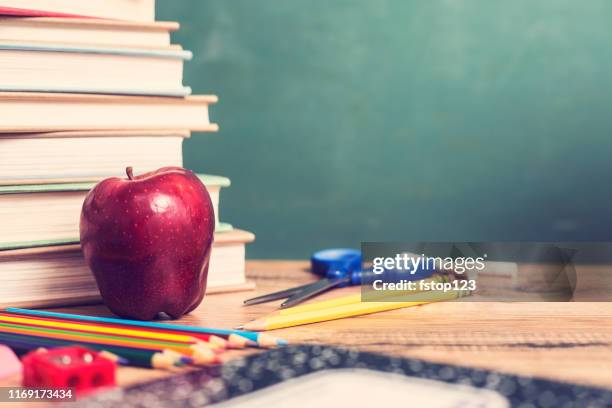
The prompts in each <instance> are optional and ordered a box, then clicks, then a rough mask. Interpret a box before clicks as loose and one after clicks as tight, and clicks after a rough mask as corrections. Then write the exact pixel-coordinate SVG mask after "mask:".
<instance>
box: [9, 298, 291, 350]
mask: <svg viewBox="0 0 612 408" xmlns="http://www.w3.org/2000/svg"><path fill="white" fill-rule="evenodd" d="M4 311H5V312H7V313H17V314H24V315H30V316H40V317H55V318H58V319H71V320H81V321H86V322H95V323H110V324H122V325H126V326H140V327H149V328H155V329H164V330H177V331H183V332H192V333H203V334H214V335H217V336H224V337H226V336H229V335H231V334H236V335H239V336H242V337H245V338H247V339H249V340H251V341H254V342H256V343H257V344H259V345H260V346H263V347H274V346H284V345H286V344H287V341H286V340H283V339H278V338H275V337H272V336H270V335H267V334H264V333H258V332H250V331H243V330H224V329H211V328H208V327H196V326H185V325H182V324H167V323H157V322H144V321H141V320H129V319H117V318H113V317H98V316H86V315H77V314H70V313H58V312H47V311H44V310H30V309H20V308H17V307H9V308H6V309H5V310H4Z"/></svg>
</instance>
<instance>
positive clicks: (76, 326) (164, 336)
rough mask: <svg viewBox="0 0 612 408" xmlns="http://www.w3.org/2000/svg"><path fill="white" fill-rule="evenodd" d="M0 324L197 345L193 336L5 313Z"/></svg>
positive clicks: (0, 316)
mask: <svg viewBox="0 0 612 408" xmlns="http://www.w3.org/2000/svg"><path fill="white" fill-rule="evenodd" d="M0 322H5V323H22V324H29V325H35V326H41V327H53V328H61V329H70V330H78V331H86V332H92V333H107V334H121V335H124V336H130V337H142V338H148V339H153V340H170V341H175V342H183V343H197V341H198V340H197V339H196V338H195V337H193V336H187V335H184V334H175V333H158V332H151V331H146V330H133V329H118V328H115V327H107V326H96V325H91V324H81V323H72V322H66V321H59V320H55V321H48V320H42V319H36V318H32V317H22V316H15V315H11V316H9V315H7V314H6V313H0Z"/></svg>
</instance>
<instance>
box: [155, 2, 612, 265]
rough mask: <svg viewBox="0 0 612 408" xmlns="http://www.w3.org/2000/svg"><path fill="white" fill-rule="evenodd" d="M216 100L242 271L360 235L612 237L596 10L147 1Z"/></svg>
mask: <svg viewBox="0 0 612 408" xmlns="http://www.w3.org/2000/svg"><path fill="white" fill-rule="evenodd" d="M158 3H159V4H158V19H160V20H177V21H180V22H181V24H182V30H181V31H180V32H179V33H177V34H176V35H174V40H175V42H176V43H181V44H183V45H184V46H185V48H187V49H190V50H192V51H193V52H194V54H195V56H194V59H193V61H191V62H189V63H188V64H187V66H186V71H185V78H186V79H185V83H186V84H188V85H191V86H192V87H193V89H194V91H195V92H197V93H215V94H217V95H219V96H220V98H221V99H220V103H219V105H217V106H216V107H214V109H213V110H212V115H213V118H214V119H215V120H216V121H217V122H218V123H219V124H220V126H221V129H222V130H221V132H220V133H218V134H195V135H194V136H193V137H192V138H191V139H190V140H188V141H187V142H186V144H185V158H186V165H187V166H188V167H190V168H192V169H194V170H196V171H199V172H206V173H214V174H222V175H225V176H228V177H230V178H231V179H232V187H231V188H229V189H227V190H226V191H224V192H223V193H222V211H221V218H222V219H224V220H226V221H227V222H231V223H232V224H234V225H236V226H240V227H243V228H246V229H249V230H251V231H253V232H255V233H256V234H257V241H256V242H255V243H254V244H253V245H252V246H251V247H249V252H248V254H249V256H250V257H252V258H257V257H260V258H296V257H297V258H303V257H307V256H308V255H309V254H310V252H311V251H313V250H315V249H319V248H325V247H328V246H357V245H359V243H360V241H362V240H368V241H374V240H405V241H411V240H413V241H414V240H444V241H453V240H538V241H544V240H587V239H595V240H596V239H610V238H612V230H611V227H612V183H611V182H610V181H609V178H610V175H611V174H612V51H611V46H610V44H611V43H612V25H611V24H610V22H611V21H612V2H610V1H607V0H589V1H575V0H548V1H547V0H514V1H506V0H497V1H495V0H446V1H440V0H431V1H425V0H419V1H410V0H261V1H253V0H191V1H187V0H181V1H163V0H159V1H158Z"/></svg>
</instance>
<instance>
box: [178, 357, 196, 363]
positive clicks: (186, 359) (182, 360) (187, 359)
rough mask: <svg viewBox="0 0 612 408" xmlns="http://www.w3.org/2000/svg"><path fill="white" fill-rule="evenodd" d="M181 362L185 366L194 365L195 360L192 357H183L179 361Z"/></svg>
mask: <svg viewBox="0 0 612 408" xmlns="http://www.w3.org/2000/svg"><path fill="white" fill-rule="evenodd" d="M179 361H180V362H181V363H183V364H193V358H191V357H185V356H183V357H181V358H180V359H179Z"/></svg>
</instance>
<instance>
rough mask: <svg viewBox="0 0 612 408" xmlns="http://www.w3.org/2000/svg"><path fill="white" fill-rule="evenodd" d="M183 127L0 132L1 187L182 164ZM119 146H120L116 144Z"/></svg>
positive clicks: (96, 178)
mask: <svg viewBox="0 0 612 408" xmlns="http://www.w3.org/2000/svg"><path fill="white" fill-rule="evenodd" d="M189 135H190V133H189V132H188V131H185V130H169V131H165V130H161V131H160V130H157V131H156V130H134V131H80V132H79V131H76V132H47V133H14V134H10V133H9V134H0V185H7V184H10V185H15V184H44V183H67V182H84V181H100V180H101V179H103V178H106V177H112V176H124V175H125V166H126V165H130V166H132V167H133V168H134V170H135V171H136V173H138V174H141V173H146V172H149V171H152V170H157V169H158V168H159V167H161V166H179V167H182V166H183V154H182V144H183V140H184V139H185V138H187V137H189ZM119 146H120V147H121V148H118V147H119Z"/></svg>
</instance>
